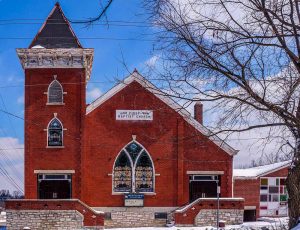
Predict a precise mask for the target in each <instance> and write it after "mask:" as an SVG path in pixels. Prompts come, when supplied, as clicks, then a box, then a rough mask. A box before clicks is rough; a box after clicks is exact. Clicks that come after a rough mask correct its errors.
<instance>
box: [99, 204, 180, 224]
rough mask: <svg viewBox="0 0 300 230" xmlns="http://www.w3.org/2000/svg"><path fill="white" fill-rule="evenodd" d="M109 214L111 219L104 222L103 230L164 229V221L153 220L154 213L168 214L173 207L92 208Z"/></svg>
mask: <svg viewBox="0 0 300 230" xmlns="http://www.w3.org/2000/svg"><path fill="white" fill-rule="evenodd" d="M94 209H96V210H98V209H99V210H101V211H104V212H105V213H110V215H111V219H105V220H104V226H105V228H116V227H124V228H125V227H129V228H130V227H164V226H166V219H155V213H156V212H166V213H168V214H169V213H170V212H171V211H172V210H174V209H175V208H174V207H141V208H135V207H127V208H126V207H115V208H107V207H101V208H99V207H98V208H94Z"/></svg>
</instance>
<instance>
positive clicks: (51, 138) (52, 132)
mask: <svg viewBox="0 0 300 230" xmlns="http://www.w3.org/2000/svg"><path fill="white" fill-rule="evenodd" d="M62 145H63V126H62V123H61V122H60V120H58V119H57V118H56V117H55V118H53V119H52V120H51V121H50V122H49V125H48V146H62Z"/></svg>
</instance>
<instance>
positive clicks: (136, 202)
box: [124, 194, 144, 207]
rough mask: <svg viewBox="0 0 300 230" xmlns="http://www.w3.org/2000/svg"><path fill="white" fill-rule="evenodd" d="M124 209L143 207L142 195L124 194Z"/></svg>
mask: <svg viewBox="0 0 300 230" xmlns="http://www.w3.org/2000/svg"><path fill="white" fill-rule="evenodd" d="M124 206H125V207H143V206H144V194H125V197H124Z"/></svg>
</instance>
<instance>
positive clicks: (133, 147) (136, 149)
mask: <svg viewBox="0 0 300 230" xmlns="http://www.w3.org/2000/svg"><path fill="white" fill-rule="evenodd" d="M125 149H126V151H127V152H128V153H129V155H130V157H131V159H132V161H133V162H135V160H136V158H137V156H138V154H139V153H140V152H141V150H142V147H141V146H140V145H139V144H137V143H136V142H131V143H130V144H129V145H127V146H126V148H125Z"/></svg>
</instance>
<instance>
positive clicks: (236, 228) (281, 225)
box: [113, 217, 300, 230]
mask: <svg viewBox="0 0 300 230" xmlns="http://www.w3.org/2000/svg"><path fill="white" fill-rule="evenodd" d="M287 223H288V218H287V217H283V218H267V217H266V218H259V221H256V222H246V223H244V224H240V225H228V226H226V227H225V229H224V228H219V229H220V230H221V229H222V230H223V229H224V230H261V229H264V227H265V229H266V230H285V229H286V230H287V229H288V228H287ZM216 229H217V228H215V227H212V226H205V227H177V226H173V227H141V228H113V230H216ZM295 230H300V228H299V229H298V228H297V229H295Z"/></svg>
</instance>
